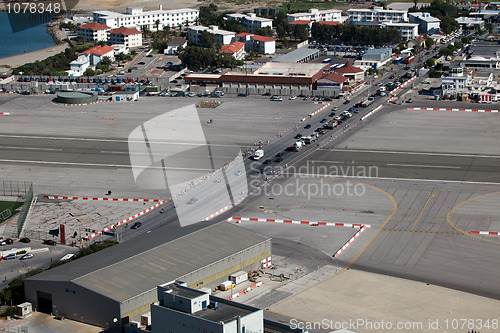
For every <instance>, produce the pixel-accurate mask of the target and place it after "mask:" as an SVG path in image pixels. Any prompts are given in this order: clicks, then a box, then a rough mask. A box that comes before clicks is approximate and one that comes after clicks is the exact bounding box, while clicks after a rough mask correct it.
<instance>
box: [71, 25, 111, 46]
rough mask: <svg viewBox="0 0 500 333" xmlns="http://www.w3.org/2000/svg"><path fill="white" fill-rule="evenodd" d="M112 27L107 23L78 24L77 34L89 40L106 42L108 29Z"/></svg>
mask: <svg viewBox="0 0 500 333" xmlns="http://www.w3.org/2000/svg"><path fill="white" fill-rule="evenodd" d="M110 29H111V28H110V27H108V26H107V25H106V24H99V23H86V24H83V25H80V26H78V29H77V36H78V37H80V38H83V39H85V40H86V41H89V42H99V41H104V42H105V41H107V40H108V31H109V30H110Z"/></svg>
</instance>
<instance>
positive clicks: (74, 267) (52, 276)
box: [28, 222, 269, 302]
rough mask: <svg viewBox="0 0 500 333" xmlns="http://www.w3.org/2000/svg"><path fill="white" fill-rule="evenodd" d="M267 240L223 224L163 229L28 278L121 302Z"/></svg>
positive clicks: (200, 224)
mask: <svg viewBox="0 0 500 333" xmlns="http://www.w3.org/2000/svg"><path fill="white" fill-rule="evenodd" d="M267 240H269V237H266V236H263V235H260V234H256V233H254V232H252V231H250V230H247V229H244V228H240V227H238V226H235V225H232V224H230V223H227V222H219V223H206V222H202V223H198V224H195V225H190V226H187V227H182V228H181V227H180V226H177V227H174V226H172V225H170V226H163V227H160V228H158V229H155V230H154V232H151V233H148V234H143V235H140V236H137V237H136V238H133V239H131V240H128V241H126V242H123V243H120V244H117V245H115V246H112V247H109V248H107V249H104V250H102V251H99V252H97V253H94V254H92V255H88V256H85V257H82V258H80V259H78V260H75V261H71V262H69V263H67V264H64V265H61V266H59V267H56V268H53V269H51V270H48V271H45V272H42V273H40V274H37V275H35V276H32V277H30V278H29V279H28V280H31V281H71V282H73V283H75V284H78V285H80V286H82V287H84V288H86V289H89V290H92V291H94V292H96V293H99V294H101V295H104V296H106V297H109V298H111V299H114V300H116V301H119V302H123V301H126V300H128V299H130V298H132V297H135V296H137V295H140V294H142V293H144V292H147V291H149V290H151V289H154V288H156V286H158V285H161V284H164V283H167V282H170V281H173V280H175V279H178V278H180V277H182V276H184V275H186V274H189V273H191V272H194V271H196V270H197V269H200V268H203V267H206V266H208V265H210V264H212V263H214V262H216V261H218V260H221V259H223V258H226V257H228V256H231V255H232V254H235V253H237V252H240V251H243V250H245V249H247V248H249V247H251V246H254V245H256V244H259V243H262V242H264V241H267Z"/></svg>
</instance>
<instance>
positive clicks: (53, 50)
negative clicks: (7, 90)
mask: <svg viewBox="0 0 500 333" xmlns="http://www.w3.org/2000/svg"><path fill="white" fill-rule="evenodd" d="M67 47H68V45H67V44H66V43H64V44H61V45H54V46H51V47H48V48H45V49H41V50H37V51H32V52H26V53H22V54H18V55H15V56H10V57H7V58H1V59H0V70H1V71H7V70H8V69H9V67H8V66H10V68H15V67H19V66H21V65H24V64H26V63H28V62H35V61H37V60H40V61H41V60H44V59H46V58H48V57H50V56H53V55H55V54H57V53H59V52H62V51H64V50H65V49H66V48H67ZM6 66H7V67H6Z"/></svg>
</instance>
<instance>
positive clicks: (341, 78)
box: [321, 73, 348, 83]
mask: <svg viewBox="0 0 500 333" xmlns="http://www.w3.org/2000/svg"><path fill="white" fill-rule="evenodd" d="M321 78H322V79H326V80H330V81H334V82H338V83H344V82H345V81H347V80H348V79H347V78H346V77H345V76H342V75H339V74H336V73H330V74H328V75H325V76H323V77H321Z"/></svg>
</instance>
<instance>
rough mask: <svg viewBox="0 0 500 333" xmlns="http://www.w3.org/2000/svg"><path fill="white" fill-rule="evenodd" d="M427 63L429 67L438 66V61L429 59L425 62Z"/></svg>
mask: <svg viewBox="0 0 500 333" xmlns="http://www.w3.org/2000/svg"><path fill="white" fill-rule="evenodd" d="M425 62H426V63H427V66H429V67H432V66H435V65H436V60H434V59H432V58H429V59H427V60H426V61H425Z"/></svg>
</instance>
